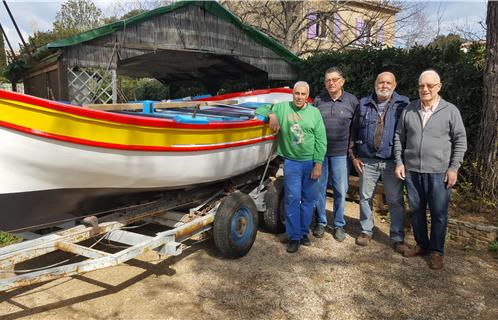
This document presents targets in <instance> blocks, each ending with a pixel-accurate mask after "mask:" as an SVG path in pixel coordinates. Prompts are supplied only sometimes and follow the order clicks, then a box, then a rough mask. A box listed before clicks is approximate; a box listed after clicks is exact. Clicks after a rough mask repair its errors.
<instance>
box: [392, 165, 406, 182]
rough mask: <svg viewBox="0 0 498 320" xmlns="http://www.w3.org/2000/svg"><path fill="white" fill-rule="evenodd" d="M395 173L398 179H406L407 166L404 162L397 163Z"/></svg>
mask: <svg viewBox="0 0 498 320" xmlns="http://www.w3.org/2000/svg"><path fill="white" fill-rule="evenodd" d="M394 174H395V175H396V177H398V179H401V180H405V166H404V165H403V164H400V165H397V166H396V169H394Z"/></svg>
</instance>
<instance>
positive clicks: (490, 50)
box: [475, 1, 498, 199]
mask: <svg viewBox="0 0 498 320" xmlns="http://www.w3.org/2000/svg"><path fill="white" fill-rule="evenodd" d="M486 25H487V36H486V70H485V74H484V107H483V109H482V114H481V123H480V127H479V140H478V141H477V144H476V154H475V155H476V160H477V175H476V181H475V182H476V185H477V187H478V188H479V189H480V191H481V192H483V193H485V194H487V195H488V196H491V199H496V198H497V197H498V190H497V187H498V159H497V152H498V2H497V1H488V13H487V18H486Z"/></svg>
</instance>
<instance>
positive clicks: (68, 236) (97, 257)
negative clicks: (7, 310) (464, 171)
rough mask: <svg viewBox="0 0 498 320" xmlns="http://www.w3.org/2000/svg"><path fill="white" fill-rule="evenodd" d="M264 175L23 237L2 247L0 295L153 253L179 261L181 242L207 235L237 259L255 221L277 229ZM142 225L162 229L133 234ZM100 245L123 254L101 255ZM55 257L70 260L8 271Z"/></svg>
mask: <svg viewBox="0 0 498 320" xmlns="http://www.w3.org/2000/svg"><path fill="white" fill-rule="evenodd" d="M265 172H266V169H265ZM275 172H276V171H275ZM262 176H263V177H264V176H265V173H263V174H262V175H261V172H259V173H256V174H255V173H254V172H253V173H252V174H245V175H242V176H238V177H237V178H236V179H231V180H230V183H227V181H225V182H223V183H221V184H214V185H209V186H203V187H198V188H195V189H192V190H184V191H179V192H174V193H172V192H169V193H165V194H164V196H163V197H162V198H159V199H157V200H155V201H151V202H147V203H143V204H137V205H132V206H129V207H126V208H120V209H117V210H116V211H114V212H113V213H111V214H107V215H105V216H102V217H98V218H97V217H96V216H88V217H86V218H84V219H83V220H81V221H78V224H76V225H74V226H72V227H69V228H67V227H66V228H62V229H60V230H58V231H55V232H52V233H48V234H45V235H39V234H36V233H32V232H30V233H25V234H23V235H22V236H23V237H25V238H31V240H25V241H23V242H20V243H17V244H12V245H9V246H6V247H3V248H0V291H6V290H10V289H14V288H18V287H22V286H28V285H32V284H36V283H41V282H46V281H50V280H55V279H58V278H62V277H66V276H72V275H77V274H82V273H86V272H89V271H93V270H97V269H102V268H106V267H110V266H115V265H118V264H121V263H123V262H126V261H128V260H130V259H133V258H135V257H137V256H139V255H140V254H142V253H144V252H147V251H151V250H155V251H156V252H157V253H158V254H159V255H160V256H161V257H164V258H165V257H167V256H177V255H180V254H181V253H182V248H183V246H184V245H185V244H183V243H184V242H185V241H186V240H188V239H192V238H194V237H199V236H202V235H203V234H205V233H206V232H207V231H209V232H211V233H212V236H213V238H214V243H215V246H216V247H217V249H218V250H219V251H220V253H221V255H222V256H223V257H226V258H238V257H242V256H244V255H245V254H246V253H247V252H249V250H250V249H251V247H252V245H253V243H254V241H255V238H256V233H257V229H258V221H259V219H260V218H259V217H260V216H261V217H262V220H264V222H265V224H266V225H267V226H268V229H269V230H271V231H276V229H281V225H282V220H281V216H282V213H281V212H280V211H281V210H280V209H281V208H282V201H281V200H282V193H283V190H282V189H283V188H282V182H281V179H280V178H268V179H266V180H263V179H262V178H261V177H262ZM194 205H195V206H194ZM146 224H153V225H154V227H156V226H158V227H160V229H161V231H160V232H156V233H155V235H148V234H144V232H140V231H138V230H140V228H141V227H143V226H144V225H146ZM131 230H133V231H131ZM145 233H147V232H145ZM149 233H150V232H149ZM104 240H105V241H106V242H108V243H109V244H118V245H119V247H121V248H122V250H120V251H117V252H115V253H112V252H107V251H109V250H107V251H105V249H106V247H105V245H104V244H105V242H104ZM99 243H100V246H99V248H100V247H104V248H103V249H101V250H98V249H96V248H95V247H96V245H97V244H99ZM113 247H116V246H113ZM57 251H58V252H61V251H62V252H65V253H68V254H69V256H70V258H68V259H65V260H62V261H59V262H57V263H55V264H51V265H49V266H43V267H40V268H31V269H27V270H19V269H14V268H15V267H16V265H18V264H22V265H25V264H26V263H28V264H29V261H32V259H35V258H38V257H41V256H44V255H49V254H53V253H55V252H57Z"/></svg>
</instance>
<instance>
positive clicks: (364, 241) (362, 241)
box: [355, 232, 372, 247]
mask: <svg viewBox="0 0 498 320" xmlns="http://www.w3.org/2000/svg"><path fill="white" fill-rule="evenodd" d="M371 239H372V237H371V236H369V235H368V234H366V233H364V232H362V233H360V235H359V236H358V238H356V241H355V243H356V244H357V245H359V246H363V247H365V246H368V244H369V243H370V240H371Z"/></svg>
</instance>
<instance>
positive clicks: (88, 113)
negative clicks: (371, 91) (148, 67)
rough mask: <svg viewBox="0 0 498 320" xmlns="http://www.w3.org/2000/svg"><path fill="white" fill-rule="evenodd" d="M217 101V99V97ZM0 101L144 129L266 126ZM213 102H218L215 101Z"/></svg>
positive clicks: (13, 97) (3, 95)
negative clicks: (204, 122)
mask: <svg viewBox="0 0 498 320" xmlns="http://www.w3.org/2000/svg"><path fill="white" fill-rule="evenodd" d="M279 89H285V88H277V89H263V90H254V91H249V92H250V93H251V94H246V95H244V96H250V95H257V94H268V93H283V92H282V91H281V90H279ZM276 90H278V91H276ZM286 90H287V89H286ZM284 93H288V92H284ZM240 94H241V95H240V96H241V97H242V94H245V92H241V93H240ZM230 95H233V94H230ZM215 99H217V97H216V98H215ZM0 100H7V101H12V102H11V103H16V102H20V103H25V104H29V105H33V106H38V107H42V108H46V109H51V110H56V111H59V112H63V113H68V114H72V115H76V116H81V117H86V118H91V119H98V120H105V121H109V122H114V123H121V124H128V125H137V126H144V127H155V128H178V129H200V130H203V129H204V130H211V129H235V128H246V127H253V126H261V125H263V124H264V122H263V121H261V120H259V119H257V118H253V119H249V120H242V121H233V122H224V121H213V122H210V123H208V124H189V123H181V122H176V121H174V120H173V119H165V118H149V117H144V116H140V115H128V114H120V113H114V112H108V111H101V110H93V109H86V108H83V107H79V106H72V105H69V104H64V103H61V102H55V101H50V100H46V99H42V98H38V97H34V96H29V95H25V94H21V93H17V92H10V91H5V90H1V89H0ZM196 101H197V100H196ZM198 101H201V100H198ZM202 101H207V100H202ZM212 101H216V100H214V99H213V100H212ZM0 125H2V126H5V122H3V124H2V122H1V121H0ZM14 126H15V125H14Z"/></svg>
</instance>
